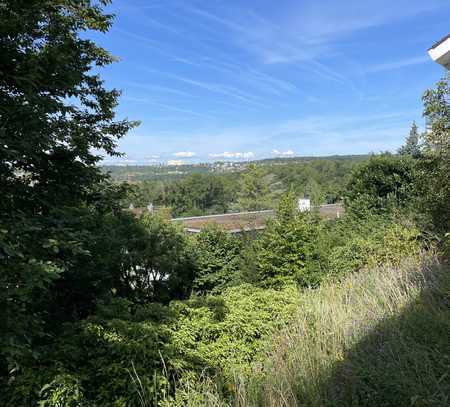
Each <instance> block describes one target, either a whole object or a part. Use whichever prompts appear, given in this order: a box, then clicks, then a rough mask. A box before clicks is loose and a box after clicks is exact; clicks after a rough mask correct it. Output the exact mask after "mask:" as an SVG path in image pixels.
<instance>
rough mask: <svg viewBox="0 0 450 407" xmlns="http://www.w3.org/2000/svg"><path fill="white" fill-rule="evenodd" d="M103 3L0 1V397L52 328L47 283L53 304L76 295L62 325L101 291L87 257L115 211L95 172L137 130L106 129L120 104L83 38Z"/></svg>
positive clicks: (105, 59)
mask: <svg viewBox="0 0 450 407" xmlns="http://www.w3.org/2000/svg"><path fill="white" fill-rule="evenodd" d="M107 3H109V1H107V0H100V1H91V0H58V1H49V0H26V1H25V0H1V1H0V55H1V58H0V191H1V200H0V286H1V290H0V319H1V320H2V329H1V332H0V349H1V351H0V352H1V354H0V387H4V385H5V383H6V381H7V380H8V379H7V377H8V375H9V374H10V372H14V371H17V369H18V367H19V364H20V362H19V360H20V358H21V357H22V356H23V355H24V354H28V355H29V356H30V357H34V358H36V357H38V354H37V353H36V350H35V348H34V343H35V340H37V339H39V340H43V339H44V338H47V339H48V332H47V331H46V326H47V325H48V323H49V322H52V323H53V324H54V325H55V326H57V324H58V321H54V315H52V310H54V309H59V308H60V306H59V305H58V302H55V301H54V300H55V298H54V296H53V295H52V294H51V290H49V288H51V287H53V289H54V290H56V288H55V284H56V283H55V281H58V283H57V284H58V290H57V291H58V296H59V297H60V298H62V297H64V295H65V293H70V292H73V290H75V291H77V290H78V292H80V293H83V296H82V297H81V298H79V300H80V303H79V304H78V305H80V307H79V308H77V307H76V306H75V307H74V305H75V304H74V303H72V304H71V310H70V312H69V313H65V319H66V318H69V319H73V318H77V317H79V316H81V314H82V313H83V312H84V311H83V310H86V309H88V308H89V307H91V306H92V302H91V301H94V300H93V297H95V296H96V295H97V294H99V293H100V292H102V290H108V285H107V284H105V286H104V287H103V286H102V282H103V281H104V278H105V274H104V273H105V269H104V268H103V267H98V265H96V264H94V263H93V259H98V256H97V255H98V253H97V255H96V256H92V253H91V250H92V248H93V247H97V248H99V247H100V246H99V245H98V239H99V238H100V236H102V233H101V232H99V228H100V229H101V225H102V222H101V219H102V218H103V217H104V215H106V214H108V213H109V214H114V213H118V211H119V208H118V207H117V200H116V199H115V196H116V192H117V190H116V189H115V188H112V187H110V186H109V184H108V182H107V180H106V179H105V177H104V175H102V173H101V172H100V170H99V169H98V168H97V166H96V164H97V163H98V162H99V160H100V159H101V154H109V155H116V154H117V153H116V150H115V147H116V142H117V140H118V139H119V138H120V137H122V136H123V135H125V134H126V133H127V131H128V130H129V129H130V128H131V127H133V126H134V125H135V124H136V123H134V122H130V121H128V120H116V119H115V113H114V109H115V107H116V105H117V98H118V96H119V92H118V91H117V90H114V89H113V90H108V89H106V88H105V86H104V83H103V81H102V80H101V78H100V77H99V75H98V74H97V73H95V72H96V71H97V70H98V68H102V67H104V66H106V65H109V64H110V63H112V62H113V61H114V58H113V56H111V55H110V54H109V53H108V52H107V51H106V50H104V49H103V48H101V47H99V46H97V45H96V44H95V43H94V42H92V41H91V40H89V39H87V35H86V33H87V32H89V31H100V32H106V31H107V30H108V29H109V27H110V25H111V22H112V18H113V16H112V15H108V14H105V13H104V12H103V7H104V6H105V5H106V4H107ZM81 33H84V34H83V35H81ZM81 286H82V288H81ZM86 296H87V297H86ZM87 298H88V299H87ZM69 314H70V315H69ZM52 320H53V321H52ZM60 322H62V321H60ZM8 372H9V373H8ZM2 379H4V380H5V381H4V382H3V381H2Z"/></svg>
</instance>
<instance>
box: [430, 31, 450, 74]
mask: <svg viewBox="0 0 450 407" xmlns="http://www.w3.org/2000/svg"><path fill="white" fill-rule="evenodd" d="M428 54H429V55H430V57H431V59H432V60H433V61H434V62H437V63H438V64H441V65H442V66H443V67H444V68H445V69H448V70H450V34H449V35H447V36H446V37H444V38H442V40H440V41H438V42H437V43H436V44H434V45H433V46H432V47H431V48H430V49H429V50H428Z"/></svg>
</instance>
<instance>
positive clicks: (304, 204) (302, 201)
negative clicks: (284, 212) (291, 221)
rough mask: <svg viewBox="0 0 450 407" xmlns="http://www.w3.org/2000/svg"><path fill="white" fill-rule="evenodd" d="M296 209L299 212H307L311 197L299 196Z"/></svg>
mask: <svg viewBox="0 0 450 407" xmlns="http://www.w3.org/2000/svg"><path fill="white" fill-rule="evenodd" d="M298 210H299V211H300V212H308V211H310V210H311V199H309V198H299V200H298Z"/></svg>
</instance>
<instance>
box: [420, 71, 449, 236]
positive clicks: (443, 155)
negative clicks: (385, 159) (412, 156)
mask: <svg viewBox="0 0 450 407" xmlns="http://www.w3.org/2000/svg"><path fill="white" fill-rule="evenodd" d="M449 80H450V73H447V75H446V76H445V77H444V78H443V79H442V80H440V81H439V82H438V83H437V84H436V86H435V88H434V89H429V90H427V91H426V92H425V94H424V95H423V98H422V100H423V103H424V112H423V115H424V116H425V118H426V119H427V121H428V123H429V126H430V128H429V131H428V132H426V133H425V135H424V138H425V146H426V147H425V149H424V156H423V157H422V159H421V160H420V161H419V166H418V176H417V189H418V196H419V200H418V202H419V210H420V213H421V214H423V215H425V217H426V219H424V221H423V225H424V227H425V228H427V229H431V230H432V231H433V232H437V233H438V235H439V236H440V237H443V236H444V234H445V233H447V232H448V231H449V230H450V182H449V179H450V86H449Z"/></svg>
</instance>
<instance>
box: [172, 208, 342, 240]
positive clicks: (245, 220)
mask: <svg viewBox="0 0 450 407" xmlns="http://www.w3.org/2000/svg"><path fill="white" fill-rule="evenodd" d="M318 210H319V214H320V216H321V217H322V218H326V219H334V218H337V217H339V215H341V214H342V213H343V212H344V208H343V206H342V205H341V204H330V205H321V206H319V207H318ZM273 218H275V211H274V210H272V209H270V210H264V211H253V212H237V213H225V214H220V215H207V216H192V217H188V218H174V219H172V222H177V223H181V224H182V225H183V228H184V230H185V231H186V232H189V233H198V232H200V231H201V230H202V229H204V228H205V227H207V226H208V225H212V224H213V225H217V226H219V227H221V228H223V229H225V230H226V231H228V232H230V233H239V232H245V231H252V230H261V229H264V228H265V226H266V222H267V220H268V219H273Z"/></svg>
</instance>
